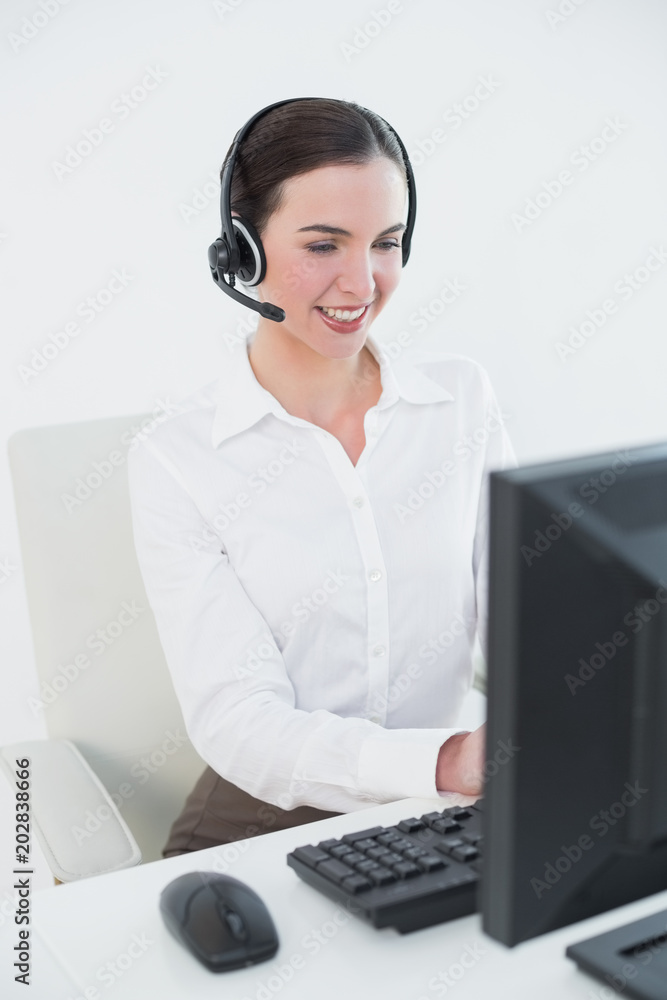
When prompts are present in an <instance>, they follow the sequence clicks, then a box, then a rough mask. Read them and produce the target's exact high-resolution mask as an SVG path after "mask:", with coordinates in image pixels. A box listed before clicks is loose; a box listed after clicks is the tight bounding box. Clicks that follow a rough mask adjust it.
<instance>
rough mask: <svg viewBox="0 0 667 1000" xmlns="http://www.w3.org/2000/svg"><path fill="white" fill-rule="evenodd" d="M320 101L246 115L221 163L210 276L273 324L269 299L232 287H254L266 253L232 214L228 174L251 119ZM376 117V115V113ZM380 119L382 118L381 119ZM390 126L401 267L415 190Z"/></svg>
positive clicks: (276, 315) (278, 312)
mask: <svg viewBox="0 0 667 1000" xmlns="http://www.w3.org/2000/svg"><path fill="white" fill-rule="evenodd" d="M315 100H322V98H316V97H293V98H289V99H287V100H284V101H276V102H275V103H273V104H269V105H267V107H265V108H262V109H261V110H260V111H258V112H257V113H256V114H254V115H253V116H252V118H249V119H248V121H247V122H246V123H245V125H243V126H241V128H240V129H239V130H238V132H237V133H236V135H235V136H234V139H233V142H232V146H231V149H230V151H229V156H228V157H227V160H226V162H225V165H224V168H223V171H222V177H221V179H220V221H221V225H222V232H221V234H220V236H219V237H218V239H216V240H215V241H214V242H213V243H212V244H211V245H210V247H209V248H208V263H209V267H210V269H211V275H212V277H213V280H214V281H215V283H216V285H218V287H219V288H221V289H222V290H223V292H226V293H227V295H229V296H231V297H232V298H233V299H235V300H236V301H237V302H240V303H241V305H244V306H248V308H250V309H254V310H255V311H256V312H258V313H259V314H260V315H261V316H264V317H265V318H266V319H271V320H273V321H274V322H276V323H282V321H283V320H284V319H285V311H284V310H283V309H281V308H280V307H279V306H276V305H273V304H272V303H271V302H257V301H255V299H253V298H251V297H250V296H249V295H244V293H243V292H240V291H239V290H238V288H235V282H236V278H237V277H238V278H239V280H240V281H242V282H243V284H244V285H247V286H249V287H251V288H252V287H254V286H255V285H259V284H260V283H261V281H262V280H263V278H264V275H265V274H266V256H265V254H264V248H263V246H262V241H261V239H260V237H259V234H258V233H257V231H256V230H255V228H254V226H253V225H252V224H251V223H250V222H248V220H247V219H243V218H241V217H240V216H232V206H231V186H232V175H233V173H234V165H235V162H236V155H237V151H238V148H239V146H240V144H241V143H242V141H243V139H244V138H245V136H246V135H247V134H248V132H249V131H250V129H251V128H252V127H253V125H254V124H255V122H256V121H257V120H258V119H259V118H262V117H263V116H264V115H265V114H267V113H268V112H269V111H272V110H273V109H274V108H279V107H282V105H284V104H293V103H294V102H295V101H315ZM378 117H379V115H378ZM382 120H383V121H384V119H382ZM385 124H386V125H387V127H388V128H389V129H391V131H392V133H393V135H394V136H395V138H396V141H397V142H398V145H399V146H400V149H401V153H402V155H403V162H404V165H405V172H406V176H407V182H408V218H407V222H406V227H405V231H404V233H403V239H402V243H401V250H402V262H403V267H405V265H406V264H407V262H408V257H409V256H410V243H411V240H412V231H413V229H414V225H415V218H416V214H417V193H416V190H415V177H414V173H413V171H412V165H411V163H410V158H409V156H408V153H407V150H406V148H405V146H404V145H403V143H402V141H401V138H400V136H399V135H398V133H397V132H396V131H395V130H394V129H393V128H392V127H391V125H390V124H389V122H385Z"/></svg>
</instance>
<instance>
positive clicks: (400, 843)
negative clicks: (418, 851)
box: [391, 837, 413, 851]
mask: <svg viewBox="0 0 667 1000" xmlns="http://www.w3.org/2000/svg"><path fill="white" fill-rule="evenodd" d="M412 846H413V844H412V841H411V840H406V839H405V837H400V838H399V839H398V840H395V841H394V842H393V843H392V845H391V849H392V851H406V850H409V848H411V847H412Z"/></svg>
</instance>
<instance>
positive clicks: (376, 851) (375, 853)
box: [366, 846, 389, 861]
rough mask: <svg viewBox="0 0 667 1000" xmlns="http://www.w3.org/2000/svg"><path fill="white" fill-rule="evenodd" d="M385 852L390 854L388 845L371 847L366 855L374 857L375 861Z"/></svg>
mask: <svg viewBox="0 0 667 1000" xmlns="http://www.w3.org/2000/svg"><path fill="white" fill-rule="evenodd" d="M384 854H389V848H388V847H378V846H376V847H369V848H368V850H367V851H366V857H367V858H372V859H373V861H377V860H378V858H381V857H382V856H383V855H384Z"/></svg>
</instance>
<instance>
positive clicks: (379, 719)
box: [368, 715, 382, 726]
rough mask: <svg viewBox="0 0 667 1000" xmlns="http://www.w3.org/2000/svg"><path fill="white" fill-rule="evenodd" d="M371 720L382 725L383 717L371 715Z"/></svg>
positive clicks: (377, 724)
mask: <svg viewBox="0 0 667 1000" xmlns="http://www.w3.org/2000/svg"><path fill="white" fill-rule="evenodd" d="M368 721H369V722H374V723H375V725H376V726H380V725H382V719H381V718H380V716H379V715H371V717H370V719H369V720H368Z"/></svg>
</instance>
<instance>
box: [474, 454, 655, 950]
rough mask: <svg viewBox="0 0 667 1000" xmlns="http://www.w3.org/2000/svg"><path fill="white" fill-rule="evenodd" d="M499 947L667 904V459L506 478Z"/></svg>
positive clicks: (495, 603) (497, 786) (576, 465)
mask: <svg viewBox="0 0 667 1000" xmlns="http://www.w3.org/2000/svg"><path fill="white" fill-rule="evenodd" d="M488 659H489V662H488V725H487V748H486V749H487V760H490V759H496V758H495V757H494V752H495V750H496V749H497V747H498V746H499V744H500V742H501V741H503V742H505V743H507V741H508V740H511V741H512V745H513V746H514V747H516V748H518V749H516V751H515V752H514V753H513V754H512V755H511V756H508V759H507V760H506V762H505V763H503V764H502V765H499V766H498V768H497V769H495V771H494V774H493V776H492V777H490V778H489V779H488V780H487V784H486V787H485V792H484V794H485V843H486V847H485V863H484V864H485V867H484V873H483V878H482V912H483V927H484V930H485V931H486V932H487V933H488V934H490V935H491V936H492V937H494V938H496V939H497V940H499V941H502V942H504V943H505V944H508V945H514V944H517V943H518V942H520V941H523V940H525V939H527V938H531V937H535V936H537V935H539V934H543V933H545V932H547V931H549V930H553V929H555V928H557V927H561V926H563V925H565V924H570V923H573V922H575V921H578V920H582V919H584V918H585V917H589V916H592V915H593V914H595V913H599V912H601V911H603V910H607V909H610V908H612V907H615V906H620V905H621V904H623V903H626V902H629V901H631V900H633V899H637V898H639V897H641V896H646V895H650V894H651V893H655V892H659V891H661V890H663V889H666V888H667V766H666V765H667V446H664V445H654V446H650V447H646V448H639V449H634V450H632V451H626V452H618V453H615V454H606V455H598V456H594V457H591V458H579V459H574V460H571V461H566V462H552V463H548V464H544V465H539V466H532V467H529V468H522V469H517V470H511V471H509V472H498V473H494V474H493V475H492V477H491V528H490V595H489V656H488Z"/></svg>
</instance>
